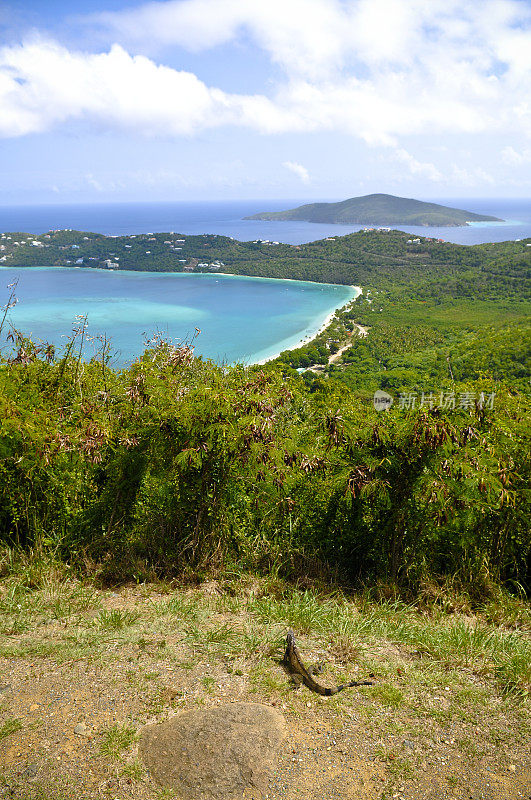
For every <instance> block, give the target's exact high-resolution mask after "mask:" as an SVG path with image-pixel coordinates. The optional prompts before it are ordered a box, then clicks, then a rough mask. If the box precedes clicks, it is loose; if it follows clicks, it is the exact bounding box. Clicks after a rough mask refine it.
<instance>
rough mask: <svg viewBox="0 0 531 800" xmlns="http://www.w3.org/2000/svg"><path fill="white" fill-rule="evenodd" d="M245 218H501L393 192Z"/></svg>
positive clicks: (427, 221)
mask: <svg viewBox="0 0 531 800" xmlns="http://www.w3.org/2000/svg"><path fill="white" fill-rule="evenodd" d="M244 219H266V220H273V219H285V220H288V219H298V220H301V221H304V222H328V223H337V224H342V225H431V226H435V227H439V226H443V225H445V226H454V227H455V226H458V225H466V224H467V223H468V222H502V221H503V220H500V219H499V218H498V217H488V216H485V215H484V214H474V212H473V211H462V210H461V209H459V208H449V207H448V206H441V205H439V204H438V203H424V202H423V201H422V200H412V199H409V198H406V197H395V196H394V195H392V194H367V195H365V196H364V197H351V198H350V200H343V201H342V202H341V203H308V204H307V205H304V206H298V208H292V209H289V210H288V211H264V212H262V213H261V214H253V216H251V217H244Z"/></svg>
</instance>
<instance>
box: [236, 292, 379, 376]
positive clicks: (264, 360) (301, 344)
mask: <svg viewBox="0 0 531 800" xmlns="http://www.w3.org/2000/svg"><path fill="white" fill-rule="evenodd" d="M351 288H352V289H356V290H357V294H356V295H355V296H354V297H353V298H352V299H351V300H349V302H348V303H345V305H344V306H340V307H338V308H335V309H334V310H333V311H331V312H330V313H329V314H328V316H327V317H326V318H325V319H324V320H323V322H322V323H321V325H320V327H319V328H318V329H317V330H316V331H315V332H313V333H310V334H308V335H307V336H304V337H303V338H302V339H299V341H298V342H295V344H293V345H290V346H289V347H283V348H282V350H279V351H278V353H275V354H274V355H272V356H267V358H262V359H260V360H259V361H253V362H251V363H252V364H267V362H268V361H274V359H275V358H278V357H279V355H280V354H281V353H283V352H284V351H285V350H297V348H299V347H304V345H306V344H309V343H310V342H311V341H313V340H314V339H315V338H317V336H319V335H320V334H321V333H323V331H324V330H326V328H328V326H329V325H330V323H331V322H332V320H333V319H334V317H335V315H336V313H337V312H338V311H341V310H342V309H344V308H346V307H347V306H348V305H350V303H352V302H354V300H355V299H356V298H357V297H359V296H360V294H361V293H362V291H363V289H362V288H361V286H352V287H351Z"/></svg>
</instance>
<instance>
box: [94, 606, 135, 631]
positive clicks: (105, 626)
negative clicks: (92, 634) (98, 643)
mask: <svg viewBox="0 0 531 800" xmlns="http://www.w3.org/2000/svg"><path fill="white" fill-rule="evenodd" d="M139 617H140V614H139V613H137V612H135V611H121V610H119V609H112V610H111V611H105V610H104V611H100V613H99V614H98V616H97V617H96V618H95V619H94V625H96V626H97V627H99V628H101V629H102V630H104V631H121V630H124V628H128V627H129V626H130V625H134V623H135V622H137V621H138V619H139Z"/></svg>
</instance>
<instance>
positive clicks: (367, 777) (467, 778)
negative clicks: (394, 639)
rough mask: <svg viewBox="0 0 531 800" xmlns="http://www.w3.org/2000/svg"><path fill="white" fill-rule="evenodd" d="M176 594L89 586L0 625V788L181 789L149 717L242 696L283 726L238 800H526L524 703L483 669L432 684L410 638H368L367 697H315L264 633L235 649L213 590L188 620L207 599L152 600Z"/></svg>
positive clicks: (14, 791)
mask: <svg viewBox="0 0 531 800" xmlns="http://www.w3.org/2000/svg"><path fill="white" fill-rule="evenodd" d="M170 599H171V596H170V597H169V596H168V594H165V593H164V594H158V593H157V591H156V590H155V589H150V590H148V589H146V588H145V587H141V588H129V589H124V590H123V591H120V592H98V593H97V597H95V598H94V597H93V599H92V601H91V603H88V604H87V608H86V609H84V610H83V609H82V610H81V611H77V612H75V613H67V614H66V615H65V616H61V615H59V617H60V618H59V619H47V618H46V614H44V617H42V616H41V617H39V620H38V624H37V622H35V624H34V625H32V626H30V628H29V629H27V630H25V631H22V632H18V631H17V630H16V626H15V628H14V629H13V630H11V631H10V630H9V629H7V630H5V631H4V634H3V636H2V650H1V651H0V652H1V654H2V655H1V657H0V765H1V766H0V798H17V799H18V800H37V798H42V800H96V798H108V799H109V800H163V798H171V797H175V795H173V794H172V793H171V792H169V791H167V790H165V789H164V787H161V786H157V785H156V784H155V783H154V781H153V780H152V778H151V777H150V775H149V773H148V772H147V770H146V769H145V767H144V766H143V764H142V763H141V761H140V760H139V758H138V738H139V735H140V734H141V732H142V729H143V727H144V726H145V725H147V724H153V723H155V722H160V721H163V720H166V719H168V718H169V717H170V716H172V715H175V714H179V713H180V712H182V711H183V710H188V709H190V708H194V707H200V706H203V707H209V706H220V705H222V704H226V703H231V702H235V701H242V700H245V701H248V702H259V703H264V704H266V705H270V706H272V707H274V708H276V709H277V710H278V711H280V712H281V713H282V714H283V715H284V717H285V719H286V722H287V731H288V735H287V738H286V740H285V742H284V744H283V746H282V748H281V751H280V752H279V754H278V763H277V767H276V769H275V771H274V774H273V775H272V777H271V780H270V784H269V789H268V792H267V793H266V794H265V795H261V796H258V795H256V794H253V793H252V791H249V793H248V794H247V795H246V800H266V798H267V800H281V799H282V800H295V798H305V799H306V800H314V799H315V800H347V798H348V800H353V799H354V798H356V800H516V799H517V798H519V799H520V800H521V799H522V798H523V799H524V800H530V798H531V758H530V755H531V754H530V751H529V741H530V739H529V714H528V709H527V708H526V707H525V705H523V704H522V703H521V702H518V703H516V702H508V701H507V699H504V698H503V697H501V696H500V694H499V693H497V692H496V691H495V690H493V689H492V688H491V687H490V684H489V683H488V680H487V679H486V678H485V679H484V678H483V677H482V676H481V675H478V674H474V672H473V671H472V670H468V671H467V670H460V671H459V675H458V676H457V677H456V674H454V673H453V672H451V671H450V670H446V673H447V675H448V678H447V680H448V685H445V677H444V676H445V667H444V665H442V666H441V668H440V671H439V672H437V676H439V677H437V679H436V680H430V683H429V685H428V684H427V683H426V682H424V683H423V680H422V679H421V677H419V676H421V675H423V674H424V673H419V672H418V670H417V666H416V662H417V661H418V660H419V659H418V655H415V653H414V652H413V651H412V650H411V648H404V647H400V646H394V645H393V644H392V643H389V642H384V643H382V644H381V645H379V644H378V643H374V644H373V646H372V647H367V649H366V651H365V662H362V663H361V664H360V666H359V669H358V673H357V674H355V675H353V676H352V677H355V678H360V679H361V677H362V675H363V676H364V677H365V676H366V674H367V673H366V670H368V669H372V670H374V672H375V674H376V681H377V685H376V687H374V689H375V691H373V687H364V688H363V689H358V688H353V689H349V690H345V691H344V692H342V693H341V694H338V695H336V696H334V697H330V698H327V697H320V696H317V695H315V694H313V693H311V692H309V691H308V690H307V689H306V688H300V689H298V690H295V689H293V688H292V687H291V686H290V685H289V681H288V678H287V676H286V674H285V673H284V672H283V670H282V668H281V666H280V664H279V663H278V656H279V652H278V648H277V651H275V647H274V646H271V647H265V648H261V645H260V642H259V641H258V640H259V639H260V628H258V629H257V630H256V631H255V635H256V637H257V641H256V642H255V643H254V644H252V646H250V645H249V635H248V636H247V640H246V641H247V645H246V646H245V647H241V648H238V646H237V637H238V634H239V632H240V631H241V630H243V629H244V626H245V621H244V619H243V618H242V612H241V610H238V609H236V607H235V610H234V611H231V610H230V608H228V607H227V603H226V602H225V601H224V602H223V603H220V602H217V601H216V599H215V598H214V601H213V602H211V598H209V597H207V598H206V601H208V602H207V606H205V608H207V611H205V616H203V617H202V619H201V622H200V624H198V627H197V628H194V626H193V624H192V622H191V619H192V617H191V616H190V608H191V607H192V606H193V604H194V603H197V605H198V606H199V605H200V604H201V603H203V599H202V598H197V596H195V599H194V597H192V598H191V599H190V598H188V599H187V601H186V602H187V605H186V606H185V607H184V611H183V612H182V613H175V611H174V610H172V612H171V613H168V612H166V611H164V610H161V609H164V607H165V606H164V604H167V603H168V601H169V600H170ZM206 601H205V602H206ZM70 610H71V609H70ZM205 632H206V633H205ZM279 635H281V632H280V633H279ZM235 643H236V644H235ZM300 646H301V650H303V648H306V650H305V651H304V652H307V654H308V661H309V663H311V661H312V656H313V655H315V656H318V657H320V656H322V655H323V652H322V650H321V651H320V650H319V646H318V645H317V644H315V643H313V645H312V643H311V642H310V641H309V640H308V641H306V640H305V639H304V637H302V640H301V645H300ZM312 650H313V651H315V652H312ZM324 655H325V656H328V657H329V658H330V659H331V660H332V662H333V655H330V653H326V652H325V653H324ZM335 666H336V668H337V669H334V663H332V667H331V674H330V675H329V674H328V672H329V670H328V669H327V671H326V672H325V673H323V678H322V680H323V683H324V682H329V684H330V685H332V683H334V682H335V680H336V679H337V677H338V676H337V671H338V670H340V669H341V664H340V660H337V659H336V662H335ZM349 671H350V672H352V667H351V665H350V664H349ZM334 673H335V674H334ZM198 800H199V798H198Z"/></svg>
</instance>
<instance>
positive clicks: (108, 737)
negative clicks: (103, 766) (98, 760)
mask: <svg viewBox="0 0 531 800" xmlns="http://www.w3.org/2000/svg"><path fill="white" fill-rule="evenodd" d="M101 736H102V739H101V742H100V747H99V750H100V753H101V754H102V755H103V756H107V758H110V759H112V760H116V759H117V758H118V757H119V755H120V753H121V752H122V750H126V749H127V748H128V747H131V745H132V744H133V742H134V741H135V739H136V730H135V728H133V727H132V726H131V725H127V724H124V725H118V724H116V725H113V726H112V727H110V728H108V729H107V730H105V731H103V733H102V735H101Z"/></svg>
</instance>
